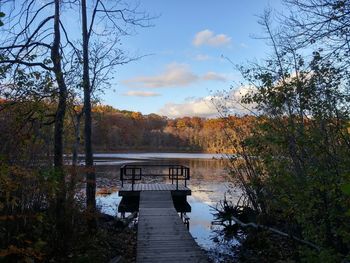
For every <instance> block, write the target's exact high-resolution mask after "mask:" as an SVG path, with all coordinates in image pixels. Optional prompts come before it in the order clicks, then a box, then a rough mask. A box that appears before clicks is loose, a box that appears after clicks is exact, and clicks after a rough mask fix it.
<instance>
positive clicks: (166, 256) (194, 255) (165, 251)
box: [136, 184, 208, 263]
mask: <svg viewBox="0 0 350 263" xmlns="http://www.w3.org/2000/svg"><path fill="white" fill-rule="evenodd" d="M169 186H170V187H169ZM175 187H176V186H175ZM141 188H142V189H147V190H142V191H141V192H140V203H139V224H138V233H137V257H136V262H138V263H141V262H142V263H144V262H167V263H168V262H203V263H206V262H208V259H207V257H206V255H205V253H204V252H203V250H202V249H201V248H200V247H199V246H198V245H197V243H196V242H195V241H194V239H193V237H192V236H191V235H190V233H189V232H188V230H187V229H186V227H185V225H184V224H183V222H182V220H181V219H180V217H179V215H178V213H177V212H176V210H175V208H174V205H173V201H172V197H171V192H170V191H171V190H164V189H169V188H170V189H172V185H163V184H154V185H153V186H152V187H151V186H147V187H146V186H141ZM186 188H187V187H186ZM149 189H155V190H153V191H152V190H149ZM187 189H188V188H187Z"/></svg>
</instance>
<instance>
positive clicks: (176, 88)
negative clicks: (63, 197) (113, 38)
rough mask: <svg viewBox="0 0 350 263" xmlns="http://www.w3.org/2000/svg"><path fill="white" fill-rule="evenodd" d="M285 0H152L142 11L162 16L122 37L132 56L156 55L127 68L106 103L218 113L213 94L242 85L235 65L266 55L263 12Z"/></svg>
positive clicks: (177, 113)
mask: <svg viewBox="0 0 350 263" xmlns="http://www.w3.org/2000/svg"><path fill="white" fill-rule="evenodd" d="M267 7H271V8H274V9H276V10H279V9H281V1H280V0H249V1H239V0H217V1H210V0H191V1H188V0H187V1H186V0H166V1H164V0H152V1H151V0H149V1H141V6H140V9H141V10H145V11H147V12H148V13H149V14H151V15H155V16H157V15H159V17H158V18H156V19H154V20H153V21H152V24H153V25H154V26H152V27H150V28H139V29H137V34H133V35H131V36H128V37H126V38H124V39H123V40H122V43H123V45H122V47H123V48H124V49H125V50H128V52H129V53H130V54H145V55H147V54H150V55H149V56H146V57H144V58H142V59H140V60H138V61H135V62H132V63H129V64H127V65H124V66H121V67H119V68H118V69H117V71H116V73H115V79H114V80H113V84H112V89H110V90H108V91H106V92H105V94H104V95H102V101H103V103H105V104H109V105H112V106H113V107H115V108H118V109H123V110H132V111H140V112H141V113H143V114H149V113H157V114H161V115H165V116H168V117H181V116H185V115H187V116H194V115H197V116H202V117H211V116H214V115H216V109H215V108H214V107H213V105H212V103H211V101H210V98H211V96H212V95H213V94H214V93H215V92H216V91H222V90H229V89H230V87H231V86H235V85H237V83H239V81H240V78H241V77H240V75H239V73H238V72H236V71H235V68H234V67H233V65H232V63H230V62H229V61H228V60H227V59H225V57H227V58H229V59H230V60H231V61H232V62H233V63H234V64H236V63H237V64H240V63H245V62H246V61H247V60H253V59H255V58H256V59H259V58H262V57H264V56H265V55H266V54H267V53H268V51H269V47H268V46H267V45H266V43H264V42H263V41H262V40H258V39H256V38H254V37H253V36H254V35H261V34H262V28H261V26H260V25H259V24H258V23H257V21H258V15H260V14H262V13H263V11H264V9H265V8H267Z"/></svg>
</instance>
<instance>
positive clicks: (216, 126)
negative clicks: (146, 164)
mask: <svg viewBox="0 0 350 263" xmlns="http://www.w3.org/2000/svg"><path fill="white" fill-rule="evenodd" d="M252 119H254V117H251V116H244V117H243V116H242V117H235V116H230V117H227V118H200V117H181V118H175V119H171V118H168V117H165V116H160V115H157V114H154V113H152V114H148V115H142V114H141V113H140V112H132V111H120V110H117V109H114V108H113V107H110V106H97V107H94V109H93V134H94V136H93V140H92V141H93V145H94V148H95V149H96V150H97V151H130V150H131V151H133V150H135V151H192V152H211V153H215V152H225V153H229V152H232V149H231V148H230V145H229V143H228V141H227V139H226V138H227V134H226V133H228V132H229V133H230V134H231V135H233V134H232V133H233V131H232V130H227V129H224V128H225V127H226V128H228V125H230V126H240V125H241V123H242V122H251V121H252Z"/></svg>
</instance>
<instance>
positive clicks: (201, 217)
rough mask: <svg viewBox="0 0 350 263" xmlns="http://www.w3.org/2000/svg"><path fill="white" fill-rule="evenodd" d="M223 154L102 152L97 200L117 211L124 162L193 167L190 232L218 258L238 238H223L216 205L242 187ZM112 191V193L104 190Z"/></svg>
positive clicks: (98, 163)
mask: <svg viewBox="0 0 350 263" xmlns="http://www.w3.org/2000/svg"><path fill="white" fill-rule="evenodd" d="M222 157H223V156H222V155H219V154H199V153H118V154H114V153H113V154H109V153H108V154H107V153H100V154H96V155H95V164H96V177H97V188H98V189H97V192H98V193H100V194H98V197H97V203H98V206H99V207H100V208H101V210H102V211H103V212H105V213H108V214H111V215H116V214H117V210H118V204H119V202H120V200H121V197H119V196H118V190H119V189H120V187H121V185H120V181H119V169H120V166H121V165H122V164H126V163H137V164H142V163H145V164H182V165H185V166H188V167H190V171H191V179H190V181H189V182H188V187H189V188H190V189H191V190H192V195H191V196H189V197H188V198H187V201H188V203H189V204H190V205H191V208H192V211H191V213H188V214H187V215H188V216H189V218H190V233H191V235H192V236H193V237H194V238H195V240H196V242H197V243H198V244H199V245H200V246H201V247H202V248H204V249H205V250H207V251H208V252H209V255H210V256H211V257H212V258H213V259H214V261H216V262H220V258H221V257H222V256H225V254H229V253H230V250H229V249H228V248H229V247H230V246H233V245H236V244H237V242H235V240H223V239H222V238H221V237H220V236H218V235H217V234H216V231H217V230H218V228H219V226H213V225H212V224H211V223H212V221H213V209H212V207H215V206H216V205H217V203H218V202H219V201H220V200H223V199H224V197H225V195H226V197H227V198H228V199H232V200H233V201H235V200H236V199H237V198H239V196H240V193H239V191H238V190H237V189H236V188H235V187H233V185H232V184H231V183H230V178H229V177H228V175H227V174H228V172H227V171H226V166H227V159H226V158H222ZM105 192H108V193H110V194H107V195H106V194H102V193H105Z"/></svg>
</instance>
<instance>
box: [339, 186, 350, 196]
mask: <svg viewBox="0 0 350 263" xmlns="http://www.w3.org/2000/svg"><path fill="white" fill-rule="evenodd" d="M341 190H342V192H343V193H344V194H346V195H350V184H344V185H342V186H341Z"/></svg>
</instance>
